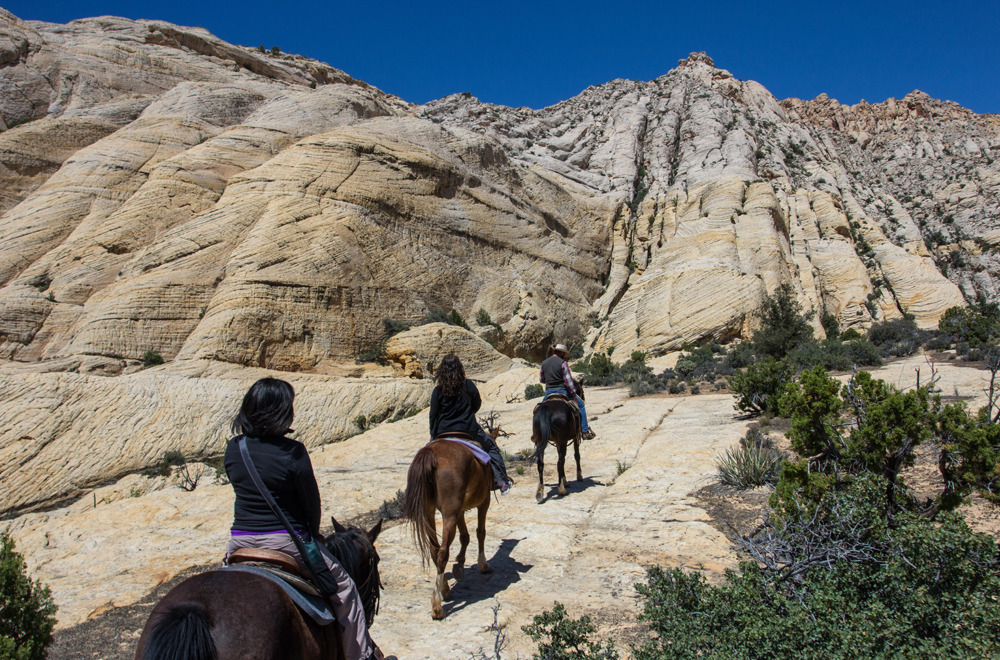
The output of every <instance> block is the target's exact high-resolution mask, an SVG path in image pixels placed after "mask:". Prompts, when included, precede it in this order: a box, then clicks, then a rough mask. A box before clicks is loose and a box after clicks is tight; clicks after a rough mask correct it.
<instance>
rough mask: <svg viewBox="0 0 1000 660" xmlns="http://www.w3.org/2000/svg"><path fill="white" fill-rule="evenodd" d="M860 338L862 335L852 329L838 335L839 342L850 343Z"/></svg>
mask: <svg viewBox="0 0 1000 660" xmlns="http://www.w3.org/2000/svg"><path fill="white" fill-rule="evenodd" d="M862 337H864V335H863V334H861V333H860V332H858V331H857V330H856V329H854V328H848V329H847V330H844V331H843V332H842V333H840V341H851V340H852V339H861V338H862Z"/></svg>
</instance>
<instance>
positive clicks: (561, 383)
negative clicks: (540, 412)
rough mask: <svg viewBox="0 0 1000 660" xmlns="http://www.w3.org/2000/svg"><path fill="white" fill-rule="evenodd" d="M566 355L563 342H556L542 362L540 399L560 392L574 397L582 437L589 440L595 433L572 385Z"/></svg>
mask: <svg viewBox="0 0 1000 660" xmlns="http://www.w3.org/2000/svg"><path fill="white" fill-rule="evenodd" d="M568 357H569V349H568V348H566V346H565V345H563V344H556V346H555V348H553V349H552V355H551V356H549V357H547V358H546V359H545V361H544V362H542V369H541V373H540V375H539V377H538V380H539V382H540V383H543V384H544V385H545V397H544V398H543V399H542V401H544V400H545V399H547V398H548V397H549V395H550V394H562V395H563V396H565V397H567V398H570V397H572V398H574V399H576V403H577V405H578V406H580V424H581V431H582V432H583V437H584V438H585V439H587V440H590V439H591V438H593V437H594V436H595V435H596V433H594V431H593V430H591V428H590V424H588V423H587V408H586V406H585V404H584V403H583V399H582V398H580V396H579V395H578V394H577V393H576V388H575V387H574V386H573V374H572V373H571V372H570V370H569V363H568V362H566V359H567V358H568Z"/></svg>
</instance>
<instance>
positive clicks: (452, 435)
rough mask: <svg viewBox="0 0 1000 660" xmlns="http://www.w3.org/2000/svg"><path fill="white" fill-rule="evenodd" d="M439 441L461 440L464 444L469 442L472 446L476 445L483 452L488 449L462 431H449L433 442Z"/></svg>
mask: <svg viewBox="0 0 1000 660" xmlns="http://www.w3.org/2000/svg"><path fill="white" fill-rule="evenodd" d="M437 440H461V441H462V442H467V443H469V444H470V445H475V446H477V447H479V448H480V449H482V450H483V451H486V449H485V448H484V447H483V443H481V442H479V441H478V440H476V439H475V438H473V437H472V436H471V435H469V434H468V433H462V432H461V431H447V432H445V433H441V434H439V435H437V436H435V437H434V440H433V441H432V442H435V441H437Z"/></svg>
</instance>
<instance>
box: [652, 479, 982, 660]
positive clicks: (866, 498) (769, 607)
mask: <svg viewBox="0 0 1000 660" xmlns="http://www.w3.org/2000/svg"><path fill="white" fill-rule="evenodd" d="M880 491H881V492H882V493H884V483H879V482H878V478H877V477H872V481H871V483H866V484H858V485H857V487H856V488H854V489H852V490H849V491H846V492H843V493H839V494H836V495H831V496H830V497H828V498H827V499H826V500H824V506H823V507H821V509H820V510H819V511H818V512H817V513H816V514H815V515H811V516H809V517H805V518H795V519H792V520H778V521H777V522H776V523H771V524H768V525H766V526H764V527H763V528H762V529H761V530H760V531H759V532H758V533H756V535H755V536H753V537H751V538H749V539H747V541H746V543H745V546H746V547H747V548H748V549H752V552H751V554H753V555H754V556H757V557H759V558H760V559H761V561H760V562H751V561H746V562H743V563H741V564H740V570H739V571H738V572H737V571H729V572H727V574H726V581H725V582H724V583H723V584H721V585H719V586H712V585H710V584H708V582H707V581H706V580H705V578H704V577H703V576H702V575H701V574H698V573H693V574H687V573H684V572H683V571H681V570H680V569H663V568H659V567H654V568H652V569H650V570H649V574H648V578H647V584H646V585H643V586H640V587H638V589H639V592H640V593H641V594H642V595H643V596H644V598H645V601H646V603H645V611H644V614H643V619H644V620H645V621H647V622H648V623H649V625H650V628H651V630H652V632H653V633H654V634H655V639H654V640H652V641H649V642H646V643H645V644H643V645H642V646H640V647H638V648H636V653H635V657H636V660H661V659H666V658H800V657H803V658H838V659H839V658H890V657H891V658H926V657H934V658H983V657H996V656H997V654H998V653H1000V577H998V575H1000V573H998V568H1000V562H998V556H997V545H996V543H995V541H994V540H993V539H992V538H990V537H989V536H987V535H984V534H976V533H974V532H972V531H971V530H970V529H969V528H968V526H967V525H966V524H965V523H964V521H963V520H962V519H961V518H960V517H959V516H957V515H954V514H943V515H942V516H940V519H939V520H938V521H929V520H927V519H926V518H922V517H919V516H905V517H903V518H902V519H901V520H900V521H899V524H898V526H897V527H895V528H894V529H891V530H890V529H889V528H888V527H885V526H884V525H881V524H880V523H879V522H878V520H879V519H878V516H877V515H876V516H875V517H874V518H870V517H869V515H870V514H871V513H872V512H873V511H878V510H879V509H880V508H881V507H882V503H880V502H879V501H878V497H879V494H880Z"/></svg>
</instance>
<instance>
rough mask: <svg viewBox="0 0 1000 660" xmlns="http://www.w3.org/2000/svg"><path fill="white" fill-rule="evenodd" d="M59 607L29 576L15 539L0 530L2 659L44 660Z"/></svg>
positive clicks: (0, 634) (0, 633)
mask: <svg viewBox="0 0 1000 660" xmlns="http://www.w3.org/2000/svg"><path fill="white" fill-rule="evenodd" d="M55 613H56V606H55V604H53V602H52V595H51V594H50V593H49V588H48V587H46V586H44V585H43V584H41V583H40V582H38V581H37V580H32V579H31V578H30V577H29V576H28V570H27V565H26V564H25V563H24V558H23V557H21V555H20V554H19V553H18V552H17V551H15V550H14V540H13V539H12V538H11V537H10V535H9V534H8V533H7V532H6V531H0V658H11V659H12V660H41V659H42V658H44V657H45V647H47V646H48V645H49V644H50V643H51V642H52V629H53V628H54V627H55V625H56V619H55Z"/></svg>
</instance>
